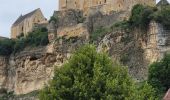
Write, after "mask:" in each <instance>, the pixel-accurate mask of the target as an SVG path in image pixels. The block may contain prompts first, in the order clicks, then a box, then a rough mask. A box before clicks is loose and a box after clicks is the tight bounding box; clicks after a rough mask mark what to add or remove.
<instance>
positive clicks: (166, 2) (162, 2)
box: [157, 0, 169, 6]
mask: <svg viewBox="0 0 170 100" xmlns="http://www.w3.org/2000/svg"><path fill="white" fill-rule="evenodd" d="M165 5H169V2H168V1H167V0H160V1H159V2H158V3H157V6H165Z"/></svg>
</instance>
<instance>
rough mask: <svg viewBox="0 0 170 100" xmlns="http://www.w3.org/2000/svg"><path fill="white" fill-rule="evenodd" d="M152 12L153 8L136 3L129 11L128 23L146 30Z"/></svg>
mask: <svg viewBox="0 0 170 100" xmlns="http://www.w3.org/2000/svg"><path fill="white" fill-rule="evenodd" d="M153 13H154V8H151V7H147V6H143V5H141V4H137V5H135V6H134V7H133V9H132V11H131V16H130V18H129V23H130V25H131V26H132V28H134V27H137V28H140V29H144V30H147V27H148V24H149V23H150V20H151V19H152V14H153Z"/></svg>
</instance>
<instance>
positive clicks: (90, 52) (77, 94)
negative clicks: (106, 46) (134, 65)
mask: <svg viewBox="0 0 170 100" xmlns="http://www.w3.org/2000/svg"><path fill="white" fill-rule="evenodd" d="M148 86H149V85H145V86H143V87H144V88H143V87H141V90H138V89H137V87H136V86H135V84H134V82H133V81H132V79H131V78H130V76H129V75H128V71H127V68H126V67H123V66H121V65H120V64H118V63H112V61H111V59H110V58H109V57H108V56H107V55H106V54H101V53H97V52H96V49H95V47H94V46H91V45H86V46H84V47H82V48H81V49H80V50H78V51H77V52H76V53H75V54H74V55H73V56H72V57H71V59H70V60H69V61H68V63H65V64H64V65H63V66H62V67H61V68H60V69H58V70H56V71H55V75H54V78H53V80H52V81H51V82H50V84H49V87H46V88H45V89H43V90H42V91H41V92H40V96H39V97H40V100H84V99H85V100H146V99H145V98H147V100H155V98H154V96H153V94H154V90H153V89H152V88H151V87H148ZM147 89H152V90H153V91H152V90H147ZM150 92H152V93H153V94H152V93H150ZM141 98H144V99H141Z"/></svg>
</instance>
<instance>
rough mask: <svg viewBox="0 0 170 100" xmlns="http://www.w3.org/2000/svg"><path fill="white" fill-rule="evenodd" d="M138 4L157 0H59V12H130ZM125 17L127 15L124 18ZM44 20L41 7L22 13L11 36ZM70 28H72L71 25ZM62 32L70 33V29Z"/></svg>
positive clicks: (31, 28)
mask: <svg viewBox="0 0 170 100" xmlns="http://www.w3.org/2000/svg"><path fill="white" fill-rule="evenodd" d="M136 4H143V5H147V6H155V5H156V0H59V12H61V13H62V12H64V11H67V10H70V9H74V10H76V9H77V10H80V11H82V12H83V15H84V16H88V15H89V14H94V13H95V12H96V11H100V12H102V13H103V14H110V12H112V11H115V12H121V11H124V12H130V10H131V9H132V7H133V6H134V5H136ZM125 17H127V16H124V17H122V18H125ZM44 22H45V23H47V24H48V22H47V21H46V18H45V17H44V16H43V14H42V12H41V10H40V9H36V10H34V11H32V12H30V13H28V14H25V15H21V16H20V17H19V18H18V19H17V20H16V21H15V22H14V24H13V25H12V27H11V38H17V37H18V36H20V35H21V34H23V35H24V36H25V35H27V34H28V33H29V32H31V31H33V29H34V27H35V24H42V23H44ZM77 27H78V30H80V28H79V27H81V25H78V26H77ZM68 28H69V29H70V27H68ZM58 30H59V29H58ZM67 30H68V29H67ZM71 30H72V29H71ZM74 30H75V28H74ZM62 31H63V29H62ZM61 33H70V31H69V32H61ZM73 33H74V32H73Z"/></svg>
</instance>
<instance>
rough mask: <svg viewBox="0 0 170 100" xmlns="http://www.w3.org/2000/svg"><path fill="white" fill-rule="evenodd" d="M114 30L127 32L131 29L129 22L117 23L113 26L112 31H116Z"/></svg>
mask: <svg viewBox="0 0 170 100" xmlns="http://www.w3.org/2000/svg"><path fill="white" fill-rule="evenodd" d="M114 28H120V29H124V30H127V29H129V28H130V25H129V22H128V21H120V22H117V23H115V24H114V25H113V26H111V29H114Z"/></svg>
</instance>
